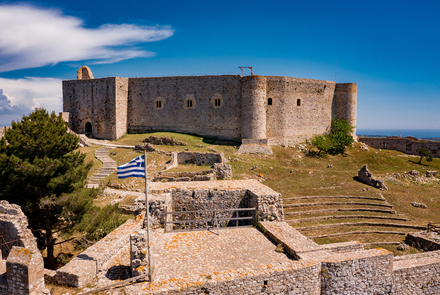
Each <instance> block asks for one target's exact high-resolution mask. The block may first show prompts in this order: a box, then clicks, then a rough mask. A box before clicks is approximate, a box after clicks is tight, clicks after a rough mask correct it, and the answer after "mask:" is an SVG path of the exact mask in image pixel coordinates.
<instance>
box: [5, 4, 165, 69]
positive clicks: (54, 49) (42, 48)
mask: <svg viewBox="0 0 440 295" xmlns="http://www.w3.org/2000/svg"><path fill="white" fill-rule="evenodd" d="M0 28H1V30H0V72H6V71H12V70H17V69H25V68H34V67H41V66H45V65H50V64H56V63H59V62H63V61H80V60H94V61H95V62H96V63H112V62H117V61H120V60H124V59H130V58H136V57H148V56H152V55H154V53H153V52H150V51H144V50H141V49H138V48H134V47H133V45H135V44H139V43H143V42H154V41H159V40H162V39H165V38H168V37H170V36H172V35H173V30H172V29H171V28H170V27H169V26H154V27H151V26H138V25H131V24H120V25H112V24H106V25H102V26H100V27H98V28H94V29H90V28H85V27H84V25H83V22H82V20H81V19H79V18H76V17H72V16H66V15H63V14H62V13H61V12H60V11H56V10H52V9H41V8H36V7H32V6H26V5H0Z"/></svg>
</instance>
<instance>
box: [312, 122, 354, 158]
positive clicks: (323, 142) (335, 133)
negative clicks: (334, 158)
mask: <svg viewBox="0 0 440 295" xmlns="http://www.w3.org/2000/svg"><path fill="white" fill-rule="evenodd" d="M353 129H354V127H353V126H351V125H350V123H348V122H347V121H346V120H341V119H333V121H332V126H331V129H330V133H329V134H323V135H315V136H313V137H312V140H311V144H312V146H313V147H315V148H317V149H318V153H310V155H311V156H320V154H321V152H324V153H328V154H331V155H338V154H345V149H346V148H347V147H348V146H350V145H351V144H352V143H353V142H354V138H353V136H351V133H352V132H353Z"/></svg>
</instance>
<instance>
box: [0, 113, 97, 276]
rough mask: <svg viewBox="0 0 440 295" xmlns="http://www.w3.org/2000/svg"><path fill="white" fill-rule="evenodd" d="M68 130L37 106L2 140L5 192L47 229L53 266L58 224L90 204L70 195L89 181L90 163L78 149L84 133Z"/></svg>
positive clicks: (0, 190) (0, 177)
mask: <svg viewBox="0 0 440 295" xmlns="http://www.w3.org/2000/svg"><path fill="white" fill-rule="evenodd" d="M67 130H68V125H67V123H66V122H64V121H63V119H62V118H61V117H57V116H56V115H55V113H52V114H50V115H49V114H48V113H47V111H46V110H44V109H36V110H35V111H34V112H33V113H31V114H29V115H28V116H23V118H22V120H21V121H19V122H12V127H11V128H10V129H8V130H7V131H6V132H5V137H4V138H2V139H1V140H0V184H1V185H0V198H1V199H6V200H8V201H10V202H13V203H16V204H19V205H21V206H22V208H23V210H24V212H25V213H26V214H27V216H28V218H29V221H30V222H29V223H30V225H31V227H32V229H34V230H35V229H40V230H44V231H45V244H46V248H47V260H46V262H47V265H46V267H48V268H54V264H55V263H54V262H55V261H54V253H53V250H54V244H55V240H54V238H53V236H52V235H53V228H54V226H55V225H56V224H57V223H58V222H59V220H60V218H61V217H62V216H63V218H64V220H66V218H67V217H68V216H71V217H74V216H76V215H78V213H84V211H85V208H86V207H87V206H91V204H90V202H88V201H86V202H85V203H81V202H75V201H74V200H72V198H69V196H68V195H66V193H71V192H73V191H75V190H78V189H81V188H83V187H84V183H85V179H86V177H87V172H88V170H89V169H90V167H91V166H90V164H84V158H85V154H82V153H80V152H74V151H75V150H76V149H77V148H78V147H79V145H78V143H79V139H78V137H77V136H76V135H75V134H72V133H68V132H67ZM79 203H81V204H79ZM66 210H69V212H66ZM67 219H69V218H67ZM71 219H72V218H71ZM72 220H73V219H72Z"/></svg>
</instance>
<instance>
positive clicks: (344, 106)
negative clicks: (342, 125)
mask: <svg viewBox="0 0 440 295" xmlns="http://www.w3.org/2000/svg"><path fill="white" fill-rule="evenodd" d="M356 105H357V85H356V84H355V83H338V84H336V88H335V96H334V99H333V105H332V115H333V117H334V118H336V119H343V120H347V121H348V122H349V123H350V124H351V125H352V126H354V127H355V128H354V130H353V133H352V135H353V136H356Z"/></svg>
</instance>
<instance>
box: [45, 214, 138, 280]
mask: <svg viewBox="0 0 440 295" xmlns="http://www.w3.org/2000/svg"><path fill="white" fill-rule="evenodd" d="M142 222H143V220H142V219H140V218H139V219H138V220H136V221H134V220H128V221H127V222H125V223H124V224H123V225H121V226H120V227H118V228H117V229H115V230H113V231H112V232H111V233H109V234H108V235H107V236H105V237H104V238H103V239H102V240H100V241H99V242H97V243H96V244H94V245H93V246H91V247H89V248H87V249H86V250H85V251H83V252H81V254H79V255H78V256H77V257H75V258H74V259H72V260H71V261H70V262H69V263H67V264H66V265H65V266H63V267H61V268H60V269H58V270H57V271H56V273H55V275H54V276H51V275H50V273H49V272H46V274H45V280H46V281H47V282H50V283H54V284H58V285H67V286H71V287H85V286H86V285H87V284H88V283H91V282H93V280H94V279H95V277H96V273H97V272H98V271H99V270H100V269H101V267H102V265H103V264H104V263H105V262H106V261H107V260H108V259H109V258H110V257H112V256H113V255H114V254H115V253H116V252H117V251H119V250H120V249H121V248H122V247H124V246H125V245H127V244H128V243H129V239H130V234H131V233H132V232H134V231H136V230H139V229H140V228H141V226H142Z"/></svg>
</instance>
